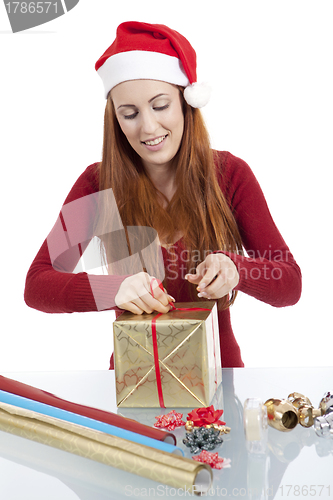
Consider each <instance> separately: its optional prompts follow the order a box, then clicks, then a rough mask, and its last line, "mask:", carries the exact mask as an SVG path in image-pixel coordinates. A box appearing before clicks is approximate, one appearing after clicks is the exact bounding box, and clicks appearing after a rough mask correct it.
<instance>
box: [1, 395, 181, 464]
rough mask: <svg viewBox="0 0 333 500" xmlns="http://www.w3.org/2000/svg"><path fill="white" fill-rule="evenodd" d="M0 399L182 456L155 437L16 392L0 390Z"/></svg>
mask: <svg viewBox="0 0 333 500" xmlns="http://www.w3.org/2000/svg"><path fill="white" fill-rule="evenodd" d="M0 401H1V402H2V403H7V404H11V405H14V406H18V407H19V408H24V409H26V410H32V411H35V412H37V413H41V414H42V415H48V416H49V417H54V418H58V419H60V420H65V421H66V422H71V423H72V424H78V425H82V426H84V427H88V428H89V429H94V430H96V431H101V432H105V433H106V434H110V435H111V436H117V437H120V438H123V439H127V440H128V441H132V442H133V443H138V444H143V445H145V446H150V447H151V448H155V449H157V450H161V451H166V452H168V453H175V454H177V455H182V456H184V452H183V450H182V449H181V448H179V447H177V446H174V445H172V444H169V443H165V442H163V441H158V440H157V439H152V438H149V437H147V436H143V435H142V434H137V433H136V432H131V431H128V430H126V429H122V428H121V427H116V426H114V425H110V424H105V423H104V422H99V421H98V420H94V419H92V418H88V417H83V416H82V415H77V414H76V413H72V412H70V411H66V410H62V409H60V408H56V407H54V406H50V405H47V404H44V403H39V402H38V401H34V400H32V399H27V398H24V397H22V396H17V395H16V394H11V393H10V392H5V391H1V390H0Z"/></svg>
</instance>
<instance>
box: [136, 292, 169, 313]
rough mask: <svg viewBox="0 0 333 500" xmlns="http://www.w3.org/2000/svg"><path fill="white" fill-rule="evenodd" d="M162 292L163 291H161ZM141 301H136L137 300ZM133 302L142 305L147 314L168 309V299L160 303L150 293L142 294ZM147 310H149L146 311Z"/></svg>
mask: <svg viewBox="0 0 333 500" xmlns="http://www.w3.org/2000/svg"><path fill="white" fill-rule="evenodd" d="M162 293H164V292H162ZM139 300H140V301H141V302H142V303H141V302H140V303H138V301H139ZM135 303H136V304H138V305H139V307H142V309H144V310H145V311H146V312H147V313H148V314H151V313H152V312H153V311H158V312H160V313H167V312H169V311H170V305H169V301H168V300H166V304H162V302H160V301H159V300H157V299H155V298H154V297H153V296H152V295H151V294H150V293H147V294H145V295H142V296H141V297H139V298H138V299H137V300H135ZM148 311H149V312H148Z"/></svg>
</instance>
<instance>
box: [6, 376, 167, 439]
mask: <svg viewBox="0 0 333 500" xmlns="http://www.w3.org/2000/svg"><path fill="white" fill-rule="evenodd" d="M0 389H1V390H2V391H6V392H10V393H12V394H16V395H18V396H22V397H24V398H27V399H32V400H34V401H38V402H40V403H45V404H47V405H50V406H54V407H56V408H60V409H62V410H66V411H70V412H72V413H77V414H78V415H82V416H84V417H88V418H92V419H94V420H99V421H100V422H104V423H106V424H110V425H114V426H115V427H121V428H122V429H126V430H128V431H132V432H136V433H138V434H143V435H144V436H147V437H150V438H152V439H157V440H158V441H164V442H167V443H171V444H176V438H175V436H174V435H173V434H172V433H171V432H166V431H163V430H161V429H157V428H156V427H149V426H148V425H144V424H140V423H139V422H136V421H135V420H132V419H129V418H125V417H122V416H121V415H117V414H116V413H111V412H108V411H105V410H100V409H97V408H92V407H89V406H84V405H81V404H77V403H73V402H71V401H66V400H65V399H61V398H59V397H58V396H55V395H54V394H51V393H49V392H46V391H43V390H41V389H37V388H36V387H32V386H30V385H27V384H23V383H22V382H18V381H16V380H12V379H10V378H7V377H4V376H2V375H0Z"/></svg>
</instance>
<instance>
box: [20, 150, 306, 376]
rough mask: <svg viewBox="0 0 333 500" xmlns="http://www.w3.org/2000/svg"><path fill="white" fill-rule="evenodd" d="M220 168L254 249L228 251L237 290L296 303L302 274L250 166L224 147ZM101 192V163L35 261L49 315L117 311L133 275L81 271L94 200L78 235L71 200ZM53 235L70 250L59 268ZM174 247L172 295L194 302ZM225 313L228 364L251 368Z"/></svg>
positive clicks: (30, 293)
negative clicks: (68, 217)
mask: <svg viewBox="0 0 333 500" xmlns="http://www.w3.org/2000/svg"><path fill="white" fill-rule="evenodd" d="M218 172H219V184H220V187H221V190H222V191H223V193H224V195H225V197H226V199H227V201H228V203H229V205H230V207H231V209H232V211H233V213H234V216H235V219H236V221H237V224H238V227H239V231H240V234H241V237H242V241H243V246H244V248H245V250H246V253H247V256H246V257H244V256H240V255H236V254H234V253H231V252H227V251H226V252H224V253H225V254H226V255H228V256H229V257H230V258H231V259H232V260H233V262H234V263H235V265H236V267H237V269H238V272H239V277H240V279H239V283H238V285H237V287H236V290H239V291H241V292H244V293H247V294H248V295H251V296H253V297H255V298H257V299H259V300H261V301H263V302H266V303H268V304H271V305H273V306H276V307H283V306H289V305H293V304H295V303H296V302H297V301H298V300H299V298H300V294H301V272H300V269H299V267H298V265H297V264H296V262H295V260H294V258H293V256H292V254H291V253H290V250H289V248H288V247H287V245H286V243H285V241H284V240H283V238H282V236H281V234H280V233H279V231H278V229H277V227H276V226H275V224H274V221H273V219H272V217H271V214H270V212H269V209H268V207H267V203H266V200H265V198H264V195H263V193H262V191H261V189H260V186H259V184H258V182H257V180H256V178H255V177H254V175H253V173H252V171H251V169H250V167H249V166H248V165H247V164H246V163H245V162H244V161H243V160H241V159H239V158H236V157H235V156H233V155H232V154H230V153H228V152H219V167H218ZM97 192H98V170H97V164H93V165H90V166H89V167H88V168H87V169H86V170H85V171H84V172H83V174H82V175H81V176H80V177H79V178H78V180H77V181H76V183H75V184H74V186H73V188H72V189H71V191H70V193H69V195H68V196H67V198H66V200H65V203H64V206H63V208H62V211H61V213H60V215H59V218H58V220H57V222H56V224H55V226H54V228H53V229H52V231H51V233H50V235H49V236H48V240H45V241H44V243H43V245H42V247H41V248H40V250H39V252H38V254H37V255H36V257H35V259H34V261H33V263H32V264H31V267H30V269H29V271H28V274H27V279H26V287H25V294H24V298H25V301H26V303H27V305H28V306H30V307H33V308H35V309H38V310H40V311H44V312H49V313H64V312H67V313H71V312H83V311H96V310H101V309H116V310H117V308H116V306H115V303H114V298H115V296H116V294H117V291H118V289H119V286H120V284H121V283H122V281H123V280H124V279H125V277H126V276H109V275H102V276H89V278H88V275H87V273H85V272H79V273H77V274H73V270H74V268H75V266H76V264H77V262H78V261H79V258H80V255H81V254H82V252H83V251H84V249H85V248H86V247H87V245H88V243H89V240H90V239H91V238H92V236H93V235H92V234H91V222H92V219H93V217H94V213H95V206H94V200H93V197H89V198H88V199H89V200H90V201H89V203H85V204H84V205H82V207H83V208H82V209H81V210H80V212H79V213H77V214H76V215H75V217H74V222H75V229H74V230H72V233H73V231H74V233H75V234H74V237H73V236H72V234H70V233H69V229H70V228H68V227H66V217H65V215H66V204H68V203H70V202H72V201H74V200H77V199H79V198H83V197H86V196H87V195H92V194H93V193H97ZM64 231H65V232H64ZM64 235H65V236H66V238H64ZM67 235H69V236H67ZM51 240H52V241H53V242H54V241H56V242H57V245H58V254H62V255H61V259H60V260H59V262H57V263H56V264H55V263H54V266H52V262H53V261H54V259H52V262H51V258H50V252H49V248H48V244H47V241H49V242H50V241H51ZM53 247H54V245H53ZM66 249H67V250H66ZM173 249H174V251H175V253H176V255H177V258H175V255H173V256H172V261H171V260H170V253H169V252H168V251H167V250H165V249H163V258H164V264H165V266H169V269H170V270H171V273H172V271H175V272H174V273H173V276H174V279H173V280H169V284H168V293H170V295H172V296H173V297H174V298H175V299H176V301H177V302H187V301H189V300H191V298H190V296H189V287H190V286H193V285H190V284H189V283H188V282H187V281H186V280H184V279H183V277H184V274H185V273H184V272H182V270H181V269H182V268H181V266H182V256H183V255H184V252H182V250H183V247H182V241H181V240H180V241H179V242H177V243H175V244H174V245H173ZM53 250H54V248H53ZM65 250H66V251H65ZM183 264H184V263H183ZM54 267H56V269H55V268H54ZM92 286H93V292H92ZM94 297H95V298H96V300H95V298H94ZM97 299H98V300H97ZM96 303H98V307H97V305H96ZM218 316H219V330H220V343H221V358H222V365H223V366H224V367H232V366H243V362H242V360H241V355H240V349H239V346H238V344H237V342H236V340H235V337H234V334H233V331H232V327H231V323H230V311H229V309H227V310H225V311H219V313H218Z"/></svg>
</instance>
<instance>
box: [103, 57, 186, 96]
mask: <svg viewBox="0 0 333 500" xmlns="http://www.w3.org/2000/svg"><path fill="white" fill-rule="evenodd" d="M97 73H98V74H99V76H100V77H101V79H102V81H103V85H104V92H105V98H106V97H107V95H108V93H109V91H110V90H111V89H112V88H113V87H115V86H116V85H118V84H119V83H122V82H125V81H128V80H160V81H163V82H167V83H173V84H174V85H180V86H182V87H186V86H187V85H189V80H188V77H187V76H186V73H185V71H184V69H183V65H182V63H181V61H180V59H177V57H173V56H168V55H166V54H162V53H160V52H149V51H145V50H132V51H129V52H120V53H118V54H114V55H113V56H111V57H109V58H108V59H107V60H106V61H105V63H104V64H103V66H101V67H100V68H99V69H98V70H97Z"/></svg>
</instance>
